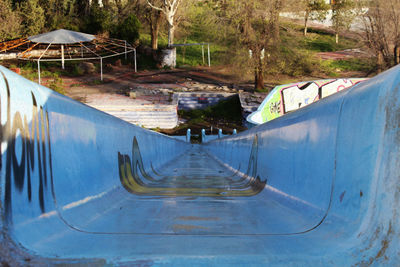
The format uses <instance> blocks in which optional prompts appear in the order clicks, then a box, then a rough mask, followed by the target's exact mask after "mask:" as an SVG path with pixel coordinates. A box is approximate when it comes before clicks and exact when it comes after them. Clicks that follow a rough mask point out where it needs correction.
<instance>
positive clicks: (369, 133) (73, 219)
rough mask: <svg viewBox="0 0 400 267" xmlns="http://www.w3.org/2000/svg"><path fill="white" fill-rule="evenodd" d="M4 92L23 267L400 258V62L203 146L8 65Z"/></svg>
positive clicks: (4, 180)
mask: <svg viewBox="0 0 400 267" xmlns="http://www.w3.org/2000/svg"><path fill="white" fill-rule="evenodd" d="M0 94H1V103H0V104H1V108H0V111H1V138H2V140H1V141H2V142H1V159H0V160H1V161H0V162H1V165H0V168H1V176H0V212H1V217H0V218H1V220H0V231H1V236H2V238H0V242H1V243H0V246H1V247H2V250H3V251H8V252H7V253H3V255H11V257H14V256H15V255H17V256H18V255H25V256H23V257H21V259H18V257H16V256H15V257H14V259H13V261H14V262H12V263H17V264H18V265H24V264H26V265H27V264H28V263H27V262H26V255H30V256H31V258H32V259H33V260H35V262H41V263H43V264H44V265H47V264H50V265H56V264H60V263H61V264H64V265H65V264H66V265H76V266H82V265H85V266H86V265H90V266H102V265H107V266H109V265H124V266H131V265H139V266H142V265H143V266H152V265H154V266H196V265H197V266H204V265H217V266H232V265H246V266H259V265H264V266H353V265H354V266H358V265H360V266H363V265H365V266H369V265H372V266H379V265H390V266H395V265H397V264H398V262H399V261H400V254H399V251H400V247H399V244H400V240H399V239H400V238H399V236H400V223H399V214H400V213H399V207H400V188H399V184H400V130H399V126H400V116H399V114H400V98H399V96H400V67H396V68H393V69H391V70H389V71H387V72H385V73H383V74H381V75H379V76H377V77H375V78H373V79H370V80H368V81H365V82H363V83H360V84H358V85H356V86H354V87H352V88H350V89H349V90H345V91H341V92H339V93H337V94H334V95H332V96H329V97H327V98H324V99H322V100H320V101H318V102H316V103H314V104H312V105H309V106H307V107H304V108H302V109H300V110H298V111H295V112H292V113H289V114H287V115H285V116H282V117H280V118H278V119H275V120H273V121H271V122H267V123H265V124H262V125H259V126H257V127H254V128H252V129H250V130H248V131H246V132H243V133H240V134H238V135H233V136H229V137H224V138H222V139H218V140H214V141H211V142H208V143H205V144H201V145H194V144H193V145H192V144H189V143H185V142H183V141H179V140H176V139H173V138H170V137H168V136H165V135H161V134H158V133H155V132H151V131H148V130H145V129H142V128H140V127H137V126H135V125H132V124H129V123H127V122H124V121H122V120H119V119H117V118H115V117H112V116H110V115H108V114H105V113H103V112H101V111H98V110H95V109H93V108H90V107H88V106H86V105H84V104H81V103H79V102H76V101H73V100H71V99H69V98H67V97H65V96H62V95H60V94H57V93H55V92H53V91H51V90H49V89H47V88H45V87H43V86H40V85H38V84H36V83H33V82H30V81H28V80H26V79H24V78H22V77H20V76H18V75H17V74H15V73H13V72H11V71H9V70H7V69H6V68H4V67H0ZM13 253H14V254H13ZM0 255H2V254H0ZM32 259H31V261H32ZM1 260H2V261H3V262H6V263H7V261H8V260H10V261H11V259H7V258H4V259H1ZM18 260H20V261H18ZM24 260H25V261H24Z"/></svg>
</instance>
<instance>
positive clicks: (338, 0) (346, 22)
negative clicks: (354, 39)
mask: <svg viewBox="0 0 400 267" xmlns="http://www.w3.org/2000/svg"><path fill="white" fill-rule="evenodd" d="M331 8H332V27H333V29H334V31H335V36H336V43H337V44H338V43H339V34H340V33H341V32H342V31H343V30H345V29H349V28H350V25H351V23H352V22H353V20H354V18H355V15H356V14H355V11H354V8H355V2H354V0H335V1H333V2H332V3H331Z"/></svg>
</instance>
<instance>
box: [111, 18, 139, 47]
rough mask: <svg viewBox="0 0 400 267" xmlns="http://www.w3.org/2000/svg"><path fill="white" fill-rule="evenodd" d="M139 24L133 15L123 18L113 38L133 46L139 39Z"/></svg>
mask: <svg viewBox="0 0 400 267" xmlns="http://www.w3.org/2000/svg"><path fill="white" fill-rule="evenodd" d="M139 30H140V22H139V20H138V19H137V17H136V16H135V15H134V14H131V15H129V16H128V17H127V18H125V19H124V20H123V21H122V22H121V23H120V24H119V25H118V26H117V31H116V34H115V37H117V38H120V39H123V40H126V41H128V42H129V43H131V44H134V43H135V42H136V41H137V40H138V39H139Z"/></svg>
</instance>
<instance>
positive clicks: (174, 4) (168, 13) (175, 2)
mask: <svg viewBox="0 0 400 267" xmlns="http://www.w3.org/2000/svg"><path fill="white" fill-rule="evenodd" d="M181 2H182V0H163V1H162V3H161V4H160V5H157V4H156V1H155V0H147V3H148V4H149V6H150V7H152V8H154V9H156V10H159V11H161V12H162V13H164V15H165V18H166V19H167V22H168V47H171V46H172V45H173V44H174V34H175V27H176V23H177V17H176V15H177V11H178V8H179V6H180V4H181Z"/></svg>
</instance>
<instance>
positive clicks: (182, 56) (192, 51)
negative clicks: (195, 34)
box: [139, 33, 229, 68]
mask: <svg viewBox="0 0 400 267" xmlns="http://www.w3.org/2000/svg"><path fill="white" fill-rule="evenodd" d="M200 39H201V38H200ZM140 42H141V44H143V45H147V46H150V34H148V33H142V34H141V35H140ZM184 43H186V44H191V43H204V42H203V41H201V40H197V39H192V38H187V39H186V40H184V39H179V38H178V39H176V40H175V44H184ZM167 45H168V39H167V38H165V37H163V36H160V37H159V39H158V47H159V49H163V48H166V47H167ZM207 49H208V48H207V45H205V46H204V62H203V54H202V47H201V46H200V45H196V46H186V47H177V48H176V64H177V67H178V68H180V67H185V66H190V67H198V66H208V51H207ZM228 49H229V48H228V47H226V46H223V45H219V44H214V43H210V58H211V65H212V66H215V65H217V66H218V65H222V64H224V59H225V55H226V51H228ZM151 61H153V59H152V58H151V57H145V56H141V63H142V64H144V66H145V67H147V68H151V67H155V64H152V63H151ZM139 65H140V64H139ZM142 66H143V65H142Z"/></svg>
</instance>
